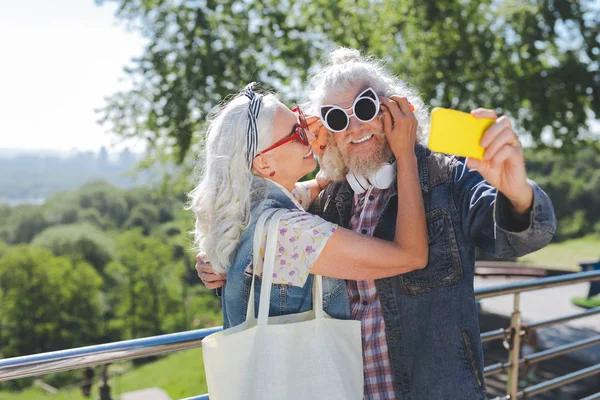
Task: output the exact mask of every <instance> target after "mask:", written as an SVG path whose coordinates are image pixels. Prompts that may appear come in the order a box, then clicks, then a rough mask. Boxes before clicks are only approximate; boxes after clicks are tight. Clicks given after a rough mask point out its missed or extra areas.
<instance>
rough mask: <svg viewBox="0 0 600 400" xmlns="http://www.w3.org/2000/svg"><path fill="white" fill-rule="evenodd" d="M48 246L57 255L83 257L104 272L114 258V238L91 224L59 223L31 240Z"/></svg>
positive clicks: (35, 243)
mask: <svg viewBox="0 0 600 400" xmlns="http://www.w3.org/2000/svg"><path fill="white" fill-rule="evenodd" d="M31 244H32V245H39V246H42V247H46V248H48V249H50V250H52V252H53V253H54V254H55V255H57V256H63V255H64V256H69V257H72V258H74V259H77V258H81V259H83V260H85V261H86V262H88V263H89V264H91V265H93V266H94V268H96V270H97V271H98V272H102V271H103V270H104V267H105V266H106V264H108V263H109V262H110V261H112V259H113V252H114V243H113V240H112V239H111V238H110V237H109V236H108V235H107V234H106V233H104V232H102V231H101V230H99V229H98V228H96V227H94V226H92V225H89V224H73V225H57V226H53V227H51V228H48V229H46V230H44V231H43V232H42V233H40V234H39V235H37V236H36V237H35V239H34V240H33V241H32V242H31Z"/></svg>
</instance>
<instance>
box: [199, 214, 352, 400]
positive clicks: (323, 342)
mask: <svg viewBox="0 0 600 400" xmlns="http://www.w3.org/2000/svg"><path fill="white" fill-rule="evenodd" d="M286 211H287V210H275V209H269V210H267V211H265V212H264V213H263V214H262V215H261V217H260V218H259V220H258V222H257V225H256V231H255V234H254V250H253V265H254V266H256V265H257V259H258V256H259V246H260V238H261V236H262V235H263V232H264V230H263V229H264V225H265V221H266V219H267V218H268V216H269V215H273V218H271V222H270V225H269V230H268V236H267V245H266V249H265V261H264V268H263V280H262V285H261V290H260V302H259V310H258V319H257V318H256V317H255V316H254V301H253V299H254V276H253V279H252V285H251V289H250V299H249V301H248V309H247V315H246V321H245V322H243V323H242V324H240V325H237V326H235V327H233V328H230V329H226V330H224V331H221V332H218V333H215V334H212V335H210V336H207V337H206V338H205V339H204V340H202V349H203V355H204V368H205V370H206V381H207V383H208V393H209V396H210V399H211V400H242V399H244V400H328V399H330V400H360V399H362V398H363V384H364V380H363V359H362V344H361V332H360V321H355V320H338V319H333V318H331V317H330V316H328V315H327V314H325V312H324V311H323V281H322V278H321V276H318V275H316V276H315V279H314V282H315V287H314V289H315V293H314V295H313V309H312V310H311V311H307V312H304V313H300V314H289V315H283V316H279V317H271V318H269V317H268V316H269V299H270V294H271V285H272V282H273V264H274V261H275V250H276V245H277V235H278V225H279V220H280V219H281V216H282V215H283V214H284V213H285V212H286Z"/></svg>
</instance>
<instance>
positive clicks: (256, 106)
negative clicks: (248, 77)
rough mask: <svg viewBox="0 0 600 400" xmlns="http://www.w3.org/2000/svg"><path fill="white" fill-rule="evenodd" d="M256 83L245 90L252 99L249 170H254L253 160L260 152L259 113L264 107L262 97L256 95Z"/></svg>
mask: <svg viewBox="0 0 600 400" xmlns="http://www.w3.org/2000/svg"><path fill="white" fill-rule="evenodd" d="M255 85H256V82H252V83H249V84H248V85H246V87H245V88H244V95H245V96H246V97H248V98H249V99H250V103H249V104H248V132H247V134H246V159H247V161H248V168H250V169H252V160H254V157H256V152H257V151H258V113H259V112H260V106H261V105H262V95H260V94H256V93H254V90H253V88H254V86H255Z"/></svg>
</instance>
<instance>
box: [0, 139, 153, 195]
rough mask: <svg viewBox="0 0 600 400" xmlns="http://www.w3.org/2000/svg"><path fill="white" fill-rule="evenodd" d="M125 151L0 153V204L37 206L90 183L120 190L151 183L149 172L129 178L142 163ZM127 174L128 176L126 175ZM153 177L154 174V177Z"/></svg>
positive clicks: (0, 151) (135, 156) (138, 157)
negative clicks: (96, 182) (112, 185)
mask: <svg viewBox="0 0 600 400" xmlns="http://www.w3.org/2000/svg"><path fill="white" fill-rule="evenodd" d="M142 157H143V156H142V155H141V154H137V153H133V152H131V151H129V150H128V149H125V150H123V151H121V152H118V153H109V152H108V151H107V150H106V149H105V148H101V149H100V150H99V151H98V152H92V151H87V152H53V151H40V152H33V151H20V150H7V149H3V150H0V204H1V203H8V204H11V205H14V204H21V203H34V204H39V203H42V202H43V201H44V199H45V198H47V197H48V196H49V195H51V194H53V193H56V192H60V191H65V190H75V189H77V188H79V187H81V186H83V185H84V184H85V183H86V182H89V181H92V180H104V181H108V182H110V183H112V184H114V185H117V186H119V187H123V188H129V187H133V186H138V185H144V184H149V183H152V182H154V181H155V179H156V178H155V177H153V174H152V172H150V171H144V172H141V173H136V174H130V173H129V172H130V171H131V170H132V169H133V168H134V167H135V166H136V165H137V163H138V162H139V161H140V160H141V159H142ZM128 173H129V174H128ZM154 175H155V174H154Z"/></svg>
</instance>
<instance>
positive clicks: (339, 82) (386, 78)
mask: <svg viewBox="0 0 600 400" xmlns="http://www.w3.org/2000/svg"><path fill="white" fill-rule="evenodd" d="M356 85H363V86H370V87H372V88H373V89H374V90H375V91H376V92H377V94H378V95H379V96H384V97H390V96H392V95H398V96H403V97H406V98H408V101H409V102H410V103H411V104H412V105H414V106H415V111H414V113H415V117H416V118H417V121H418V122H419V128H418V132H417V136H418V140H423V139H424V138H425V136H426V135H427V133H428V132H429V111H428V108H427V106H425V103H424V102H423V100H422V99H421V97H420V96H419V95H418V94H417V92H416V91H415V90H414V89H413V88H411V87H410V85H408V84H407V83H406V82H403V81H402V80H400V79H399V78H397V77H395V76H394V75H392V74H391V73H390V72H389V71H388V70H387V69H386V68H385V67H384V65H383V63H382V62H381V61H379V60H377V59H375V58H372V57H365V56H361V54H360V52H359V51H358V50H355V49H348V48H345V47H341V48H338V49H336V50H334V51H333V52H331V53H330V54H329V59H328V62H327V64H326V65H325V67H324V68H323V69H321V70H320V71H318V72H317V73H315V74H313V75H311V77H310V78H309V81H308V95H307V100H306V102H305V103H304V109H305V111H306V113H307V114H310V115H319V110H320V108H321V106H322V105H323V100H324V98H325V96H326V94H328V93H341V92H345V91H347V90H349V89H352V88H354V87H355V86H356ZM329 136H330V137H329V143H328V145H327V148H326V150H325V154H324V156H323V158H322V160H320V162H321V169H323V171H324V172H325V173H326V174H327V175H328V176H329V177H331V178H332V179H333V180H336V181H340V180H343V179H344V178H345V176H346V174H347V173H348V167H347V166H346V164H345V163H344V160H343V158H342V155H341V153H340V151H339V149H338V148H337V146H336V145H335V140H334V138H333V134H332V133H331V132H329Z"/></svg>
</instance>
